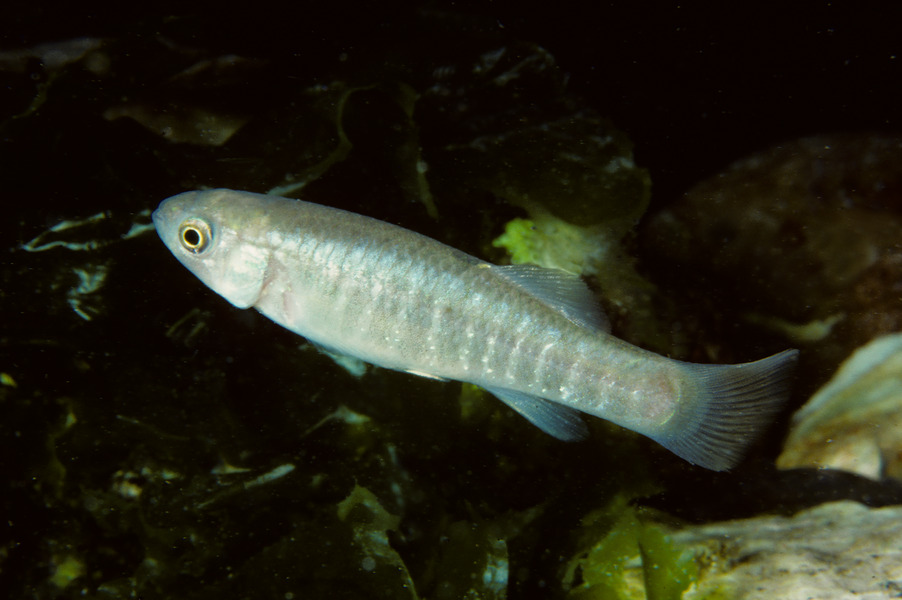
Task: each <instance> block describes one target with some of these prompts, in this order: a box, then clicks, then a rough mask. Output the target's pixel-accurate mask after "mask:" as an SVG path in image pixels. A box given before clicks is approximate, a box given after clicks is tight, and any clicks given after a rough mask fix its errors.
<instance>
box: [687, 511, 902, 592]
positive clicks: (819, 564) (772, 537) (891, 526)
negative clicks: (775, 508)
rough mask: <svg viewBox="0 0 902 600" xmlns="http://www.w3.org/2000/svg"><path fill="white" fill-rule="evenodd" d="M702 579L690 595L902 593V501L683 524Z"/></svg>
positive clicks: (699, 577)
mask: <svg viewBox="0 0 902 600" xmlns="http://www.w3.org/2000/svg"><path fill="white" fill-rule="evenodd" d="M672 540H673V543H674V544H682V545H685V546H688V547H691V548H693V549H694V551H695V553H696V554H695V556H696V561H697V563H698V565H699V573H698V580H697V581H696V583H695V584H694V585H693V586H691V587H690V588H689V589H688V590H686V592H684V593H683V595H682V599H683V600H700V599H702V598H731V599H732V600H807V599H809V598H818V599H819V600H832V599H836V600H840V599H845V598H851V597H855V598H868V599H869V600H878V599H882V598H898V597H899V593H900V589H902V552H900V550H899V549H900V548H902V507H886V508H879V509H870V508H868V507H866V506H863V505H861V504H858V503H856V502H848V501H845V502H835V503H830V504H823V505H821V506H818V507H816V508H813V509H810V510H806V511H802V512H800V513H797V514H795V515H794V516H792V517H759V518H754V519H746V520H741V521H726V522H722V523H712V524H709V525H701V526H698V527H690V528H687V529H684V530H682V531H680V532H678V533H675V534H674V535H673V536H672Z"/></svg>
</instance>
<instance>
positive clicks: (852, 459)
mask: <svg viewBox="0 0 902 600" xmlns="http://www.w3.org/2000/svg"><path fill="white" fill-rule="evenodd" d="M792 422H793V425H792V430H791V431H790V433H789V437H788V438H787V440H786V445H785V447H784V449H783V453H782V454H781V455H780V457H779V458H778V459H777V466H778V467H780V468H782V469H792V468H796V467H815V468H831V469H842V470H844V471H850V472H852V473H857V474H859V475H862V476H864V477H869V478H871V479H875V480H879V479H882V478H883V477H894V478H896V479H899V480H900V481H902V333H897V334H893V335H887V336H884V337H880V338H877V339H876V340H874V341H872V342H870V343H869V344H867V345H865V346H864V347H862V348H860V349H858V350H856V351H855V353H854V354H852V356H851V357H849V358H848V359H847V360H846V361H845V362H844V363H843V364H842V366H841V367H840V368H839V370H838V371H837V372H836V374H835V375H834V376H833V378H832V379H831V380H830V381H829V382H828V383H827V384H826V385H825V386H824V387H822V388H821V389H820V390H818V392H817V393H816V394H814V396H812V397H811V399H810V400H809V401H808V403H807V404H805V406H803V407H802V408H801V409H800V410H799V411H798V412H797V413H796V414H795V415H793V418H792Z"/></svg>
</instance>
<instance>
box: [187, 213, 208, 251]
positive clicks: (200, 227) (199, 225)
mask: <svg viewBox="0 0 902 600" xmlns="http://www.w3.org/2000/svg"><path fill="white" fill-rule="evenodd" d="M212 241H213V233H212V231H211V230H210V226H209V225H208V224H207V223H206V222H205V221H201V220H200V219H189V220H187V221H185V222H184V223H182V226H181V227H179V242H180V243H181V244H182V248H184V249H185V250H187V251H188V252H191V253H192V254H200V253H201V252H203V251H204V250H206V249H207V248H208V247H209V245H210V242H212Z"/></svg>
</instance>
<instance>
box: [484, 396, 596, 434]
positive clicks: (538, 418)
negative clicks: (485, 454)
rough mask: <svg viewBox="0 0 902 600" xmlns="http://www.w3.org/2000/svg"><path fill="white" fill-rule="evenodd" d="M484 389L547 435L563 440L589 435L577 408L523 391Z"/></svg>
mask: <svg viewBox="0 0 902 600" xmlns="http://www.w3.org/2000/svg"><path fill="white" fill-rule="evenodd" d="M485 389H486V390H488V391H489V392H490V393H491V394H492V395H494V396H496V397H497V398H498V399H499V400H501V401H502V402H504V403H505V404H507V405H508V406H510V407H511V408H512V409H514V410H515V411H517V412H518V413H520V415H522V416H523V417H525V418H526V420H527V421H529V422H530V423H532V424H533V425H535V426H536V427H538V428H539V429H541V430H542V431H544V432H545V433H547V434H548V435H551V436H554V437H556V438H557V439H559V440H563V441H565V442H577V441H580V440H584V439H586V438H587V437H589V428H588V427H586V424H585V422H583V420H582V418H581V417H580V416H579V411H577V410H574V409H572V408H569V407H567V406H564V405H562V404H556V403H554V402H551V401H550V400H545V399H543V398H538V397H536V396H531V395H529V394H524V393H523V392H516V391H513V390H506V389H504V388H489V387H487V388H485Z"/></svg>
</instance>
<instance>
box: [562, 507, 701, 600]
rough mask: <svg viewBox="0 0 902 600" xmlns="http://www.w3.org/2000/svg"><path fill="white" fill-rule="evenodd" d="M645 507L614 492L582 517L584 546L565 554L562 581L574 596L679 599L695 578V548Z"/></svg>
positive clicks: (605, 599) (612, 599)
mask: <svg viewBox="0 0 902 600" xmlns="http://www.w3.org/2000/svg"><path fill="white" fill-rule="evenodd" d="M653 517H654V515H653V513H651V512H650V511H647V510H645V511H643V510H640V509H637V508H636V507H634V506H631V505H630V503H629V497H628V496H626V495H620V496H618V497H616V498H615V499H614V500H613V501H612V502H611V503H610V504H609V505H608V506H606V507H605V508H602V509H599V510H596V511H593V512H592V513H590V514H589V515H587V516H585V517H583V520H582V526H583V529H584V531H583V532H582V533H581V537H582V540H583V543H584V544H585V545H586V546H588V548H587V549H586V550H584V551H582V552H581V553H580V554H578V555H577V556H576V557H575V558H573V559H571V560H570V561H569V562H568V564H567V568H566V574H565V576H564V579H563V581H564V585H565V587H566V588H569V593H568V596H567V597H568V598H573V599H578V600H626V599H637V600H638V599H647V600H679V599H680V598H682V597H683V596H682V594H683V592H684V591H685V590H687V589H688V588H689V586H690V585H692V584H693V583H694V582H695V581H696V580H697V578H698V570H699V569H698V565H697V563H696V556H695V552H694V551H693V550H692V549H690V548H688V547H687V546H686V545H684V544H681V543H677V542H676V541H675V540H674V539H673V536H672V532H671V531H669V530H668V528H666V527H665V526H664V525H662V524H660V523H656V522H655V520H654V518H653Z"/></svg>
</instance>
